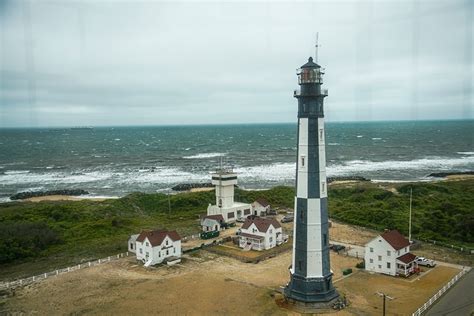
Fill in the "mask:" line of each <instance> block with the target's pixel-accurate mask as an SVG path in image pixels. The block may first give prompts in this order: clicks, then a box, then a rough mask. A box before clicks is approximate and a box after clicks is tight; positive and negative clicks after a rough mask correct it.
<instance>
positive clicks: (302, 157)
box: [301, 156, 305, 167]
mask: <svg viewBox="0 0 474 316" xmlns="http://www.w3.org/2000/svg"><path fill="white" fill-rule="evenodd" d="M304 158H305V156H301V167H304Z"/></svg>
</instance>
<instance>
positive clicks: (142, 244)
mask: <svg viewBox="0 0 474 316" xmlns="http://www.w3.org/2000/svg"><path fill="white" fill-rule="evenodd" d="M132 237H133V236H132ZM129 248H131V247H130V244H129ZM135 250H136V252H135V253H136V255H137V260H140V261H142V262H143V263H144V264H145V267H148V266H152V265H155V264H158V263H161V262H163V260H165V259H166V260H167V261H172V260H178V259H179V258H181V237H180V236H179V234H178V233H177V232H176V231H174V230H173V231H167V230H154V231H143V232H141V233H140V234H139V235H138V236H137V237H136V240H135Z"/></svg>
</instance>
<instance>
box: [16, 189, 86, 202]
mask: <svg viewBox="0 0 474 316" xmlns="http://www.w3.org/2000/svg"><path fill="white" fill-rule="evenodd" d="M86 194H89V192H87V191H85V190H81V189H73V190H67V189H65V190H52V191H29V192H20V193H17V194H14V195H12V196H10V200H12V201H14V200H25V199H29V198H33V197H40V196H50V195H69V196H79V195H86Z"/></svg>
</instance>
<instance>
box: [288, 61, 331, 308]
mask: <svg viewBox="0 0 474 316" xmlns="http://www.w3.org/2000/svg"><path fill="white" fill-rule="evenodd" d="M323 74H324V70H323V69H322V68H321V66H319V65H318V64H316V63H315V62H314V61H313V58H312V57H310V58H309V60H308V62H307V63H306V64H304V65H303V66H301V68H300V69H298V70H297V75H298V84H299V85H300V90H295V91H294V97H295V98H296V99H297V100H298V136H297V139H298V146H297V163H296V196H295V221H294V234H293V258H292V265H291V267H290V282H289V283H288V284H287V286H286V287H285V289H284V294H285V297H286V298H287V299H288V300H289V301H293V302H295V303H298V302H300V303H304V304H305V305H306V306H314V307H316V308H318V307H325V305H327V304H328V303H330V302H331V301H333V300H334V299H336V298H337V297H338V296H339V294H338V293H337V292H336V290H335V289H334V287H333V284H332V275H333V274H332V272H331V268H330V263H329V225H328V198H327V179H326V150H325V130H324V108H323V102H324V98H325V97H326V96H327V95H328V93H327V90H326V89H321V85H322V83H323V80H322V76H323Z"/></svg>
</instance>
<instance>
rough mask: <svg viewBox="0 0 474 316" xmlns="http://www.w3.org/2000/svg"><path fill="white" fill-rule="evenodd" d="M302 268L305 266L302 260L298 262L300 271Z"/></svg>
mask: <svg viewBox="0 0 474 316" xmlns="http://www.w3.org/2000/svg"><path fill="white" fill-rule="evenodd" d="M302 266H303V264H302V262H301V260H300V261H298V269H299V270H302V269H303V268H302Z"/></svg>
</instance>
